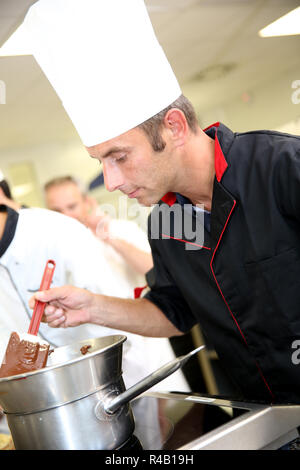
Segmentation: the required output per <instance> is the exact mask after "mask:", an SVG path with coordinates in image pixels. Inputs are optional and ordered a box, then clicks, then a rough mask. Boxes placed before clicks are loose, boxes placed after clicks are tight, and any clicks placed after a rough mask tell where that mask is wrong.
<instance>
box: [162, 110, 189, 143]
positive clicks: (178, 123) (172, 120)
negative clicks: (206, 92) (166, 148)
mask: <svg viewBox="0 0 300 470" xmlns="http://www.w3.org/2000/svg"><path fill="white" fill-rule="evenodd" d="M164 126H165V129H166V130H168V131H169V132H170V133H171V137H172V140H173V142H174V143H175V144H176V146H180V145H183V144H184V143H185V141H186V138H187V135H188V123H187V120H186V117H185V114H184V113H183V112H182V111H181V110H180V109H177V108H172V109H170V110H169V111H168V112H167V113H166V115H165V117H164Z"/></svg>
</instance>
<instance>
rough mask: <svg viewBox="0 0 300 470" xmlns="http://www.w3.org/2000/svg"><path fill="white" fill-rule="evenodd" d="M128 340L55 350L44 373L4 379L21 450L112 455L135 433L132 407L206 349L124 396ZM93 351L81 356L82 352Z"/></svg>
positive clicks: (1, 394)
mask: <svg viewBox="0 0 300 470" xmlns="http://www.w3.org/2000/svg"><path fill="white" fill-rule="evenodd" d="M125 340H126V337H125V336H121V335H116V336H107V337H103V338H97V339H88V340H85V341H80V342H77V343H74V344H72V345H69V346H64V347H61V348H57V349H55V350H54V352H53V353H52V355H50V358H49V360H48V365H47V367H45V368H44V369H40V370H38V371H35V372H30V373H27V374H19V375H16V376H13V377H5V378H2V379H0V405H1V406H2V407H3V409H4V412H5V413H6V415H7V420H8V425H9V428H10V430H11V433H12V436H13V440H14V444H15V447H16V449H19V450H20V449H23V450H25V449H34V450H42V449H49V450H55V449H56V450H59V449H64V450H74V449H78V450H79V449H87V450H90V449H96V450H104V449H107V450H110V449H115V448H117V447H120V446H121V445H122V444H123V443H124V442H125V441H127V440H128V439H129V437H130V436H131V434H132V433H133V430H134V420H133V415H132V411H131V408H130V406H129V404H128V403H129V401H130V400H131V399H133V398H134V397H136V396H137V395H140V394H141V393H142V392H144V391H145V390H147V389H149V388H151V387H152V386H153V385H155V384H156V383H158V382H159V381H161V380H163V379H164V378H165V377H167V376H168V375H170V374H172V373H173V372H175V371H176V370H177V369H178V368H179V367H181V366H182V365H183V364H185V363H186V362H187V361H188V359H189V358H190V357H191V356H192V355H193V354H195V353H196V352H198V351H199V350H200V349H202V348H203V347H204V346H200V347H198V348H197V349H195V350H194V351H191V352H190V353H189V354H187V355H185V356H181V357H179V358H177V359H175V360H174V361H171V362H169V363H168V364H166V365H164V366H163V367H161V368H160V369H158V370H157V371H155V372H154V373H153V374H150V375H149V376H148V377H146V378H145V379H143V380H142V381H140V382H139V383H138V384H136V385H134V386H133V387H131V388H130V389H128V390H127V391H125V386H124V382H123V379H122V370H121V364H122V345H123V342H124V341H125ZM83 346H89V349H88V352H87V353H86V354H85V355H82V353H81V348H82V347H83Z"/></svg>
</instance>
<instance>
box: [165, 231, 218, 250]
mask: <svg viewBox="0 0 300 470" xmlns="http://www.w3.org/2000/svg"><path fill="white" fill-rule="evenodd" d="M161 235H162V237H165V238H168V239H171V240H176V241H177V242H183V243H188V244H189V245H194V246H199V248H205V250H211V248H209V247H208V246H204V245H198V243H194V242H188V241H187V240H181V238H175V237H171V236H170V235H166V234H164V233H162V234H161Z"/></svg>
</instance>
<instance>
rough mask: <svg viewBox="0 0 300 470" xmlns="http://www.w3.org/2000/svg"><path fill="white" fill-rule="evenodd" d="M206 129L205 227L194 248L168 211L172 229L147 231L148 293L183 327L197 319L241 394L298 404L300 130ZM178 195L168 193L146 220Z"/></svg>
mask: <svg viewBox="0 0 300 470" xmlns="http://www.w3.org/2000/svg"><path fill="white" fill-rule="evenodd" d="M205 132H206V133H207V134H208V135H209V136H210V137H212V138H214V140H215V173H216V174H215V181H214V188H213V199H212V211H211V220H210V232H208V231H207V230H206V229H204V241H203V244H202V248H200V247H199V249H198V250H191V251H189V250H187V249H186V244H187V243H193V240H187V239H185V238H184V237H182V238H176V236H175V235H174V230H173V229H174V227H172V219H171V225H170V232H169V234H165V233H161V232H160V233H159V238H158V239H152V238H151V234H150V233H149V242H150V244H151V248H152V254H153V260H154V268H153V269H152V270H151V271H150V272H149V274H148V276H147V281H148V284H149V287H150V288H151V290H150V291H149V292H148V293H147V294H146V295H145V297H146V298H148V299H149V300H150V301H151V302H153V303H154V304H156V305H157V306H158V307H159V308H160V309H161V310H162V311H163V313H164V314H165V315H166V316H167V318H168V319H169V320H170V321H171V322H172V323H173V324H174V325H175V326H176V327H177V328H178V329H179V330H181V331H182V332H187V331H188V330H189V329H190V328H191V327H192V326H193V325H195V324H196V323H199V324H200V325H201V328H202V329H203V331H204V333H205V335H206V336H207V337H208V338H209V340H210V342H212V344H213V346H214V348H215V350H216V352H217V353H218V356H219V358H220V361H221V362H222V363H223V365H224V366H225V368H226V369H227V370H228V372H229V373H230V375H231V377H232V378H233V379H234V381H235V382H236V384H237V385H238V386H239V388H240V390H241V392H242V394H243V396H244V398H245V399H251V400H263V401H267V402H281V403H287V402H293V403H299V402H300V364H299V365H298V362H299V361H294V360H293V353H295V349H294V348H295V347H297V344H299V346H298V348H299V347H300V341H299V340H300V137H297V136H292V135H288V134H283V133H278V132H275V131H253V132H245V133H233V132H232V131H231V130H230V129H228V128H227V127H225V126H224V125H223V124H220V123H216V124H213V125H212V126H211V127H210V128H208V129H206V130H205ZM174 202H176V195H174V194H173V193H168V194H167V195H166V196H165V197H164V198H163V199H162V201H160V203H159V204H158V205H157V206H155V208H154V209H153V211H152V213H151V214H150V218H149V227H150V226H152V225H151V224H152V223H153V221H155V218H157V221H156V224H158V218H159V217H161V214H160V211H161V209H162V206H163V205H164V206H166V207H167V208H169V207H170V210H171V209H172V207H173V204H174ZM181 210H182V211H184V210H185V209H184V208H183V207H181ZM159 214H160V215H159ZM184 215H185V217H186V216H187V215H186V214H184ZM190 217H194V214H193V213H192V212H191V211H190ZM153 218H154V219H153ZM154 225H155V224H154ZM297 341H299V343H297ZM295 345H296V346H295Z"/></svg>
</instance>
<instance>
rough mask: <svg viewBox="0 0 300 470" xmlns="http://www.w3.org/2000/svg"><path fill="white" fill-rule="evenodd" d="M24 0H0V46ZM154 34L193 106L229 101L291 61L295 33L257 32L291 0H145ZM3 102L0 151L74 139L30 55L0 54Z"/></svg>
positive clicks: (297, 62)
mask: <svg viewBox="0 0 300 470" xmlns="http://www.w3.org/2000/svg"><path fill="white" fill-rule="evenodd" d="M33 3H35V1H30V0H1V1H0V45H2V44H3V43H4V42H5V40H6V39H7V38H8V37H9V36H10V35H11V34H12V32H13V31H14V30H15V29H16V27H17V26H18V25H19V24H20V23H21V22H22V19H23V17H24V15H25V13H26V11H27V9H28V7H29V6H30V5H31V4H33ZM145 3H146V5H147V7H148V10H149V13H150V17H151V19H152V23H153V26H154V29H155V31H156V34H157V36H158V39H159V41H160V43H161V44H162V46H163V48H164V50H165V52H166V54H167V57H168V58H169V61H170V63H171V65H172V67H173V69H174V71H175V74H176V75H177V78H178V80H179V83H180V85H181V87H182V89H183V91H184V93H185V94H186V95H187V96H188V97H189V98H190V99H191V100H192V102H193V103H194V104H195V106H196V108H197V110H198V113H199V116H200V119H201V112H204V111H205V110H207V109H209V108H213V107H215V106H217V105H219V104H220V103H224V102H225V101H228V100H234V99H236V97H237V96H247V93H249V92H250V91H251V89H253V88H254V87H257V86H258V85H260V84H264V83H265V84H267V83H271V82H272V81H273V80H274V79H275V78H276V77H278V76H279V75H280V74H282V73H284V72H285V71H287V70H290V69H296V68H297V67H298V70H299V76H298V77H295V79H296V78H298V79H299V78H300V54H299V51H300V47H299V46H300V40H299V37H300V36H287V37H283V38H266V39H262V38H260V37H259V36H258V34H257V32H258V31H259V30H260V29H261V28H262V27H264V26H266V25H267V24H269V23H271V22H272V21H274V20H275V19H277V18H278V17H279V16H282V15H283V14H285V13H287V12H288V11H290V10H291V9H293V8H296V7H297V6H299V1H296V0H146V2H145ZM0 80H1V81H2V82H4V83H5V85H6V103H5V104H0V150H2V151H3V150H5V149H11V148H12V147H14V148H22V147H27V146H31V145H36V144H40V143H43V144H44V143H46V142H51V141H74V142H75V141H78V142H79V139H78V136H77V133H76V131H75V130H74V128H73V125H72V123H71V122H70V120H69V118H68V117H67V115H66V113H65V112H64V110H63V108H62V106H61V104H60V101H59V99H58V98H57V96H56V94H55V92H54V90H53V89H52V87H51V85H50V84H49V82H48V80H47V79H46V77H45V76H44V74H43V72H42V71H41V69H40V67H39V66H38V64H37V63H36V62H35V60H34V58H33V57H32V56H20V57H0Z"/></svg>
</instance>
